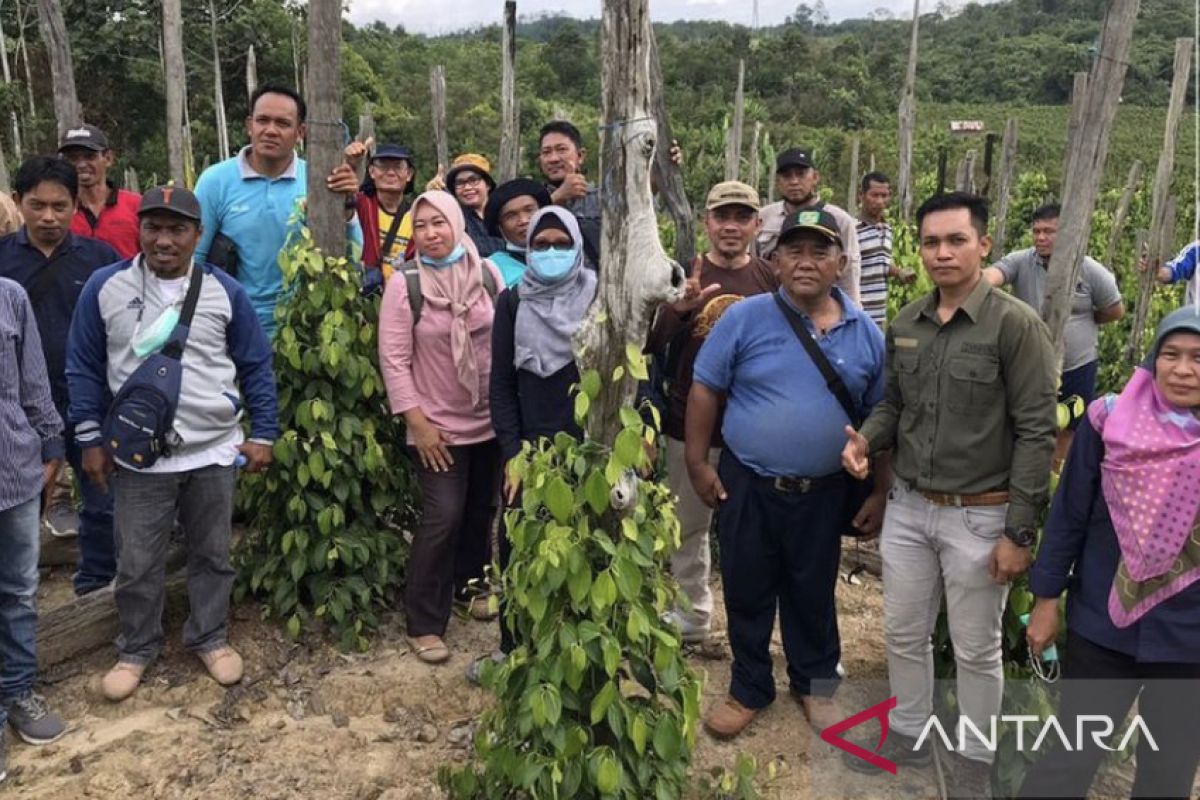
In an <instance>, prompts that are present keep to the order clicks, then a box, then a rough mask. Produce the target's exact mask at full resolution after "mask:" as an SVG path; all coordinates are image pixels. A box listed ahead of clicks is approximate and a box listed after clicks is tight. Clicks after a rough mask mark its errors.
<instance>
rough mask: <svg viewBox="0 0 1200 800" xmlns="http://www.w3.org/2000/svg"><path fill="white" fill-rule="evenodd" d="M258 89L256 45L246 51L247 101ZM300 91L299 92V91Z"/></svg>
mask: <svg viewBox="0 0 1200 800" xmlns="http://www.w3.org/2000/svg"><path fill="white" fill-rule="evenodd" d="M257 88H258V57H257V56H255V55H254V45H250V47H249V48H247V50H246V100H247V101H249V100H250V98H251V97H253V96H254V90H255V89H257ZM297 91H299V90H297Z"/></svg>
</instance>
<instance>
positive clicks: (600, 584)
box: [592, 570, 617, 613]
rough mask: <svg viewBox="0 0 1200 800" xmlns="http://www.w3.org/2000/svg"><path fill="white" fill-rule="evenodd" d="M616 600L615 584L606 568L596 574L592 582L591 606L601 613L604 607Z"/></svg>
mask: <svg viewBox="0 0 1200 800" xmlns="http://www.w3.org/2000/svg"><path fill="white" fill-rule="evenodd" d="M616 601H617V586H616V584H615V583H613V579H612V575H611V574H609V572H608V570H605V571H604V572H601V573H600V574H599V575H597V576H596V580H595V581H593V582H592V606H593V607H594V608H595V609H596V611H597V612H598V613H603V612H604V610H605V609H606V608H608V607H609V606H611V605H612V604H613V603H615V602H616Z"/></svg>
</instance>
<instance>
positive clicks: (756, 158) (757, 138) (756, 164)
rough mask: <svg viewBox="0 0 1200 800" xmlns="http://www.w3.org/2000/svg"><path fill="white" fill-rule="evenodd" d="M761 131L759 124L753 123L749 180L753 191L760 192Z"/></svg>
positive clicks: (761, 127) (761, 126) (760, 124)
mask: <svg viewBox="0 0 1200 800" xmlns="http://www.w3.org/2000/svg"><path fill="white" fill-rule="evenodd" d="M762 129H763V125H762V123H761V122H755V123H754V138H752V139H751V140H750V180H749V181H748V183H749V184H750V185H751V186H753V187H754V191H756V192H761V191H762Z"/></svg>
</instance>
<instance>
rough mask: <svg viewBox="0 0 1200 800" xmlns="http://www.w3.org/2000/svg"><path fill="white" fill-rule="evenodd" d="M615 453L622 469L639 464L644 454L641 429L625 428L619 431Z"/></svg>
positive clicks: (614, 447) (614, 446)
mask: <svg viewBox="0 0 1200 800" xmlns="http://www.w3.org/2000/svg"><path fill="white" fill-rule="evenodd" d="M613 455H614V456H615V457H616V459H617V463H618V464H620V466H621V468H622V469H629V468H631V467H637V466H639V465H640V464H641V463H642V456H643V451H642V436H641V431H638V430H633V429H632V428H625V429H624V430H622V431H621V432H620V433H618V434H617V441H616V443H615V444H614V445H613Z"/></svg>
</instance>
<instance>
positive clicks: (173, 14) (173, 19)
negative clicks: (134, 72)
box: [162, 0, 187, 186]
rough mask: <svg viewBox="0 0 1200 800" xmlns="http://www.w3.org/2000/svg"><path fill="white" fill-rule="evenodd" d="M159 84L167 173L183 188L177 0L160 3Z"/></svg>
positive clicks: (182, 73) (180, 26)
mask: <svg viewBox="0 0 1200 800" xmlns="http://www.w3.org/2000/svg"><path fill="white" fill-rule="evenodd" d="M162 62H163V83H164V90H165V94H166V97H167V172H168V173H169V174H170V175H171V179H172V180H174V181H175V185H176V186H185V185H187V179H186V175H187V169H186V167H185V166H184V154H183V150H184V141H183V114H184V111H183V107H184V104H185V103H186V102H187V100H186V99H185V97H184V91H185V86H186V85H187V73H186V72H185V70H184V65H183V11H182V7H181V5H180V0H163V3H162Z"/></svg>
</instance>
